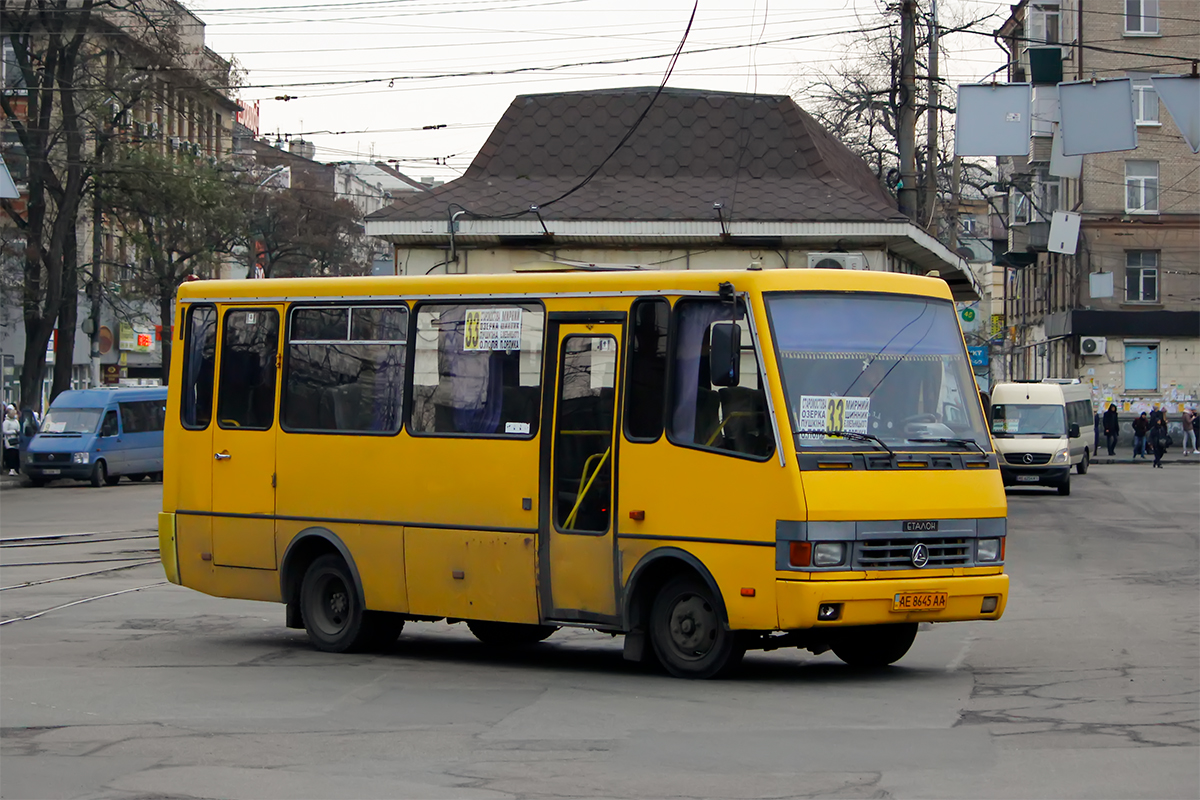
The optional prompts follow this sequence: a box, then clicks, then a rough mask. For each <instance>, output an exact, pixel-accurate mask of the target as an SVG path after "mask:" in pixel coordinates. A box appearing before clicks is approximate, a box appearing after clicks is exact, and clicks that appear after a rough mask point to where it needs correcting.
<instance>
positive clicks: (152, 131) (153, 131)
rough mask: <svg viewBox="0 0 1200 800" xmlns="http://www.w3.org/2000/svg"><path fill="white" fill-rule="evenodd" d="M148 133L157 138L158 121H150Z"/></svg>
mask: <svg viewBox="0 0 1200 800" xmlns="http://www.w3.org/2000/svg"><path fill="white" fill-rule="evenodd" d="M150 135H151V136H152V137H154V138H155V139H157V138H158V123H157V122H151V123H150Z"/></svg>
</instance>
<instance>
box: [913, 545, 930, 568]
mask: <svg viewBox="0 0 1200 800" xmlns="http://www.w3.org/2000/svg"><path fill="white" fill-rule="evenodd" d="M909 557H910V558H911V559H912V564H913V566H914V567H916V568H917V569H920V568H921V567H923V566H925V565H926V564H928V563H929V548H928V547H926V546H925V545H924V544H921V543H920V542H918V543H917V544H915V545H913V549H912V555H911V556H909Z"/></svg>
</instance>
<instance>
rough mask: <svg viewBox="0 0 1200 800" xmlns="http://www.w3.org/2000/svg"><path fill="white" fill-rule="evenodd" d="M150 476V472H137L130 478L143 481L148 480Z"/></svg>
mask: <svg viewBox="0 0 1200 800" xmlns="http://www.w3.org/2000/svg"><path fill="white" fill-rule="evenodd" d="M148 477H149V474H148V473H145V472H135V473H133V474H132V475H130V476H129V480H131V481H133V482H134V483H141V482H142V481H144V480H146V478H148Z"/></svg>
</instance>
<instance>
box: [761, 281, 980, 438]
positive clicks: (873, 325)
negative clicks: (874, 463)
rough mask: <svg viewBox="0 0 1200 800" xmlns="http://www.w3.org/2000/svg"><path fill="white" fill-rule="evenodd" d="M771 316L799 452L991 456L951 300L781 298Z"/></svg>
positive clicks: (776, 297) (774, 299)
mask: <svg viewBox="0 0 1200 800" xmlns="http://www.w3.org/2000/svg"><path fill="white" fill-rule="evenodd" d="M767 310H768V314H769V316H770V320H771V331H772V336H773V338H774V340H775V347H776V350H777V354H778V358H779V365H780V372H781V373H782V376H783V386H784V390H785V392H786V394H787V400H788V412H789V415H790V418H791V422H792V426H793V430H794V432H795V435H796V444H797V446H798V447H801V448H806V449H812V448H818V449H826V448H834V449H854V450H862V449H864V447H867V448H870V447H871V444H870V443H871V442H875V443H876V446H879V445H882V447H883V448H890V447H897V446H902V447H905V448H910V447H914V446H915V447H920V448H927V447H933V448H951V449H962V448H963V447H967V448H969V449H972V450H974V449H978V450H989V451H990V450H991V443H990V440H989V438H988V433H987V428H986V427H985V423H984V420H983V413H982V411H981V409H980V405H979V397H978V394H977V390H976V388H975V380H974V378H973V377H972V375H971V369H970V366H969V363H968V361H967V354H966V350H965V348H964V346H963V340H962V334H961V333H960V331H959V327H958V321H957V318H956V316H955V310H954V305H953V304H952V303H950V302H949V301H947V300H940V299H936V298H930V297H920V296H908V295H884V294H849V293H832V292H831V293H804V294H800V293H774V294H769V295H767ZM834 431H837V432H841V433H843V434H846V435H841V436H834V435H830V433H831V432H834Z"/></svg>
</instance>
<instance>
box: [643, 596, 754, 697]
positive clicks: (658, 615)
mask: <svg viewBox="0 0 1200 800" xmlns="http://www.w3.org/2000/svg"><path fill="white" fill-rule="evenodd" d="M650 644H651V645H652V646H653V647H654V653H655V655H657V656H658V660H659V662H661V663H662V665H663V667H664V668H665V669H666V670H667V672H669V673H671V674H672V675H674V676H675V677H677V678H714V677H718V676H720V675H725V674H728V673H729V672H731V671H732V670H733V669H734V668H736V667H737V665H738V664H740V663H741V661H742V656H744V655H745V654H746V648H745V646H744V645H743V644H742V643H741V642H740V641H739V639H738V637H737V634H735V633H734V632H733V631H731V630H729V629H728V628H726V626H725V621H724V620H723V619H722V618H721V612H720V605H719V604H718V602H717V601H716V598H714V597H713V593H712V590H711V589H709V587H708V586H707V585H706V584H705V583H704V582H703V581H702V580H700V579H699V578H697V577H692V576H680V577H677V578H672V579H671V580H669V581H667V583H666V584H665V585H664V586H663V587H662V588H661V589H660V590H659V591H658V594H657V595H656V596H655V598H654V605H653V606H652V607H651V609H650Z"/></svg>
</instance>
